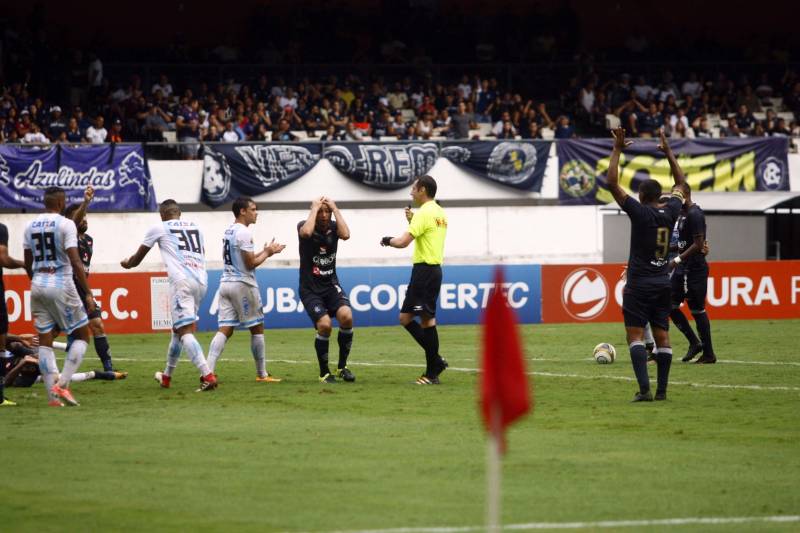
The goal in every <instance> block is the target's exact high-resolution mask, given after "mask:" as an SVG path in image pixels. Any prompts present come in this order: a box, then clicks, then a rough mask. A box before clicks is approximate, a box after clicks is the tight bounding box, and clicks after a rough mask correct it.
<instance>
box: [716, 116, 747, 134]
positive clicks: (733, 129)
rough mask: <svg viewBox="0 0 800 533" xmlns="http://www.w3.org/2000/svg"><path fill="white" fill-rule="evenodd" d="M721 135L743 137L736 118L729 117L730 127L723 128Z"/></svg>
mask: <svg viewBox="0 0 800 533" xmlns="http://www.w3.org/2000/svg"><path fill="white" fill-rule="evenodd" d="M719 133H720V135H721V136H722V137H742V133H741V131H739V126H738V125H737V123H736V117H734V116H730V117H728V125H727V126H725V127H724V128H722V129H721V130H720V132H719Z"/></svg>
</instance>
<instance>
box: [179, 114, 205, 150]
mask: <svg viewBox="0 0 800 533" xmlns="http://www.w3.org/2000/svg"><path fill="white" fill-rule="evenodd" d="M177 134H178V141H179V142H181V143H183V144H182V145H181V146H180V153H181V155H182V156H183V158H184V159H197V155H198V153H199V152H200V145H199V144H197V143H198V142H199V141H200V138H201V136H202V133H201V132H200V124H199V123H198V121H197V119H196V118H192V119H189V120H188V121H184V124H183V127H181V128H180V129H179V130H178V131H177Z"/></svg>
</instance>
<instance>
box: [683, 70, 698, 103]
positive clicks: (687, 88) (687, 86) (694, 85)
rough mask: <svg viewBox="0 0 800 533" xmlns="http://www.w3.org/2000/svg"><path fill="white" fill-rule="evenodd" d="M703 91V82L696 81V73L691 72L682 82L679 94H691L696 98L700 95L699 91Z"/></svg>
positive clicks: (685, 95) (686, 95)
mask: <svg viewBox="0 0 800 533" xmlns="http://www.w3.org/2000/svg"><path fill="white" fill-rule="evenodd" d="M701 92H703V84H702V83H700V82H699V81H697V74H696V73H694V72H691V73H690V74H689V79H688V80H686V81H685V82H683V85H682V86H681V94H682V95H683V96H684V98H686V97H688V96H691V97H693V98H697V97H698V96H700V93H701Z"/></svg>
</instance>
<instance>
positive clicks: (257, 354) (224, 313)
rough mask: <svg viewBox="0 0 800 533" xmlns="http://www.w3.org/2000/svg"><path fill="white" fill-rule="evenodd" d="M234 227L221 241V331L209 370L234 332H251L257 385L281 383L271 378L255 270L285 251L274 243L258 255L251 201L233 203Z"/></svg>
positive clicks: (255, 212)
mask: <svg viewBox="0 0 800 533" xmlns="http://www.w3.org/2000/svg"><path fill="white" fill-rule="evenodd" d="M231 209H232V211H233V215H234V217H236V219H235V220H234V222H233V224H231V225H230V227H228V229H226V230H225V235H224V236H223V237H222V258H223V262H224V270H223V272H222V279H221V280H220V284H219V305H218V309H219V310H218V311H217V323H218V325H219V329H218V330H217V334H216V335H214V338H213V339H212V340H211V345H210V346H209V348H208V366H209V368H210V369H211V371H212V372H214V373H216V365H217V359H218V358H219V356H220V355H221V354H222V351H223V350H224V349H225V343H226V342H227V341H228V339H229V338H230V337H231V335H233V331H234V328H236V327H244V328H248V329H249V330H250V352H251V353H252V354H253V359H254V360H255V364H256V381H258V382H264V383H268V382H277V381H280V379H278V378H276V377H274V376H271V375H269V373H268V372H267V362H266V356H265V349H264V312H263V311H262V310H261V295H260V293H259V292H258V282H257V281H256V268H257V267H258V266H259V265H261V264H263V263H264V261H266V260H267V259H268V258H270V257H272V256H273V255H275V254H278V253H280V252H282V251H283V249H284V248H286V245H285V244H279V243H276V242H275V239H272V242H270V243H269V244H264V247H263V249H261V250H260V251H258V252H257V253H256V252H255V250H254V247H253V232H252V231H251V230H250V228H249V227H248V226H250V225H251V224H255V223H256V220H257V219H258V206H256V203H255V202H254V201H253V199H252V198H247V197H244V196H241V197H239V198H237V199H236V200H234V201H233V206H232V208H231Z"/></svg>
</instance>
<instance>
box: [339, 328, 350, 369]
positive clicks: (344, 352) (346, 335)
mask: <svg viewBox="0 0 800 533" xmlns="http://www.w3.org/2000/svg"><path fill="white" fill-rule="evenodd" d="M336 340H337V341H338V342H339V368H340V369H342V368H344V367H346V366H347V358H348V357H349V356H350V348H352V346H353V328H350V329H343V328H339V335H338V336H337V337H336Z"/></svg>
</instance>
